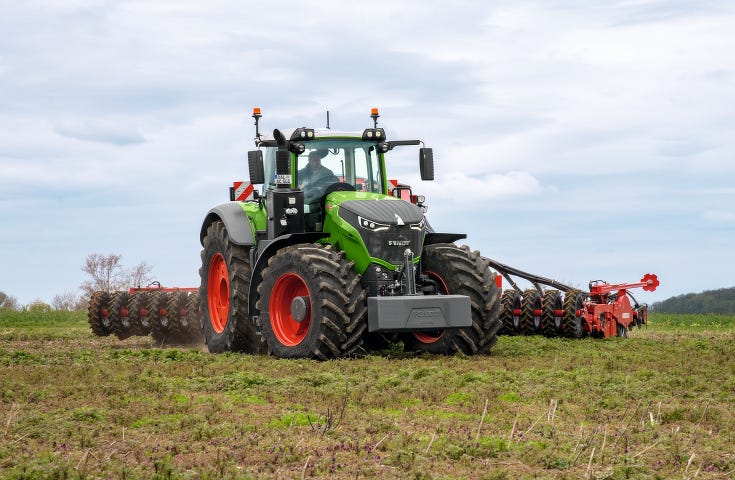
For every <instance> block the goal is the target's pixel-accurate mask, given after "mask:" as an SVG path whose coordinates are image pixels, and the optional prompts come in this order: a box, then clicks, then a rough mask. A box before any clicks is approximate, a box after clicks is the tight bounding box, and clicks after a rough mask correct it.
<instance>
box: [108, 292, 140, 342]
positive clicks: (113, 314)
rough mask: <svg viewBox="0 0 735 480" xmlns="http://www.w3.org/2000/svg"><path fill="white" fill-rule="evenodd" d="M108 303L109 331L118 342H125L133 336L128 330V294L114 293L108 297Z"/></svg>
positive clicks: (129, 329) (129, 325)
mask: <svg viewBox="0 0 735 480" xmlns="http://www.w3.org/2000/svg"><path fill="white" fill-rule="evenodd" d="M110 302H111V308H110V331H111V332H112V333H114V334H115V335H116V336H117V338H118V340H125V339H126V338H128V337H132V336H133V335H135V333H133V332H132V330H131V328H130V327H131V323H130V309H129V308H128V304H129V303H130V294H129V293H128V292H115V293H113V294H112V296H111V297H110Z"/></svg>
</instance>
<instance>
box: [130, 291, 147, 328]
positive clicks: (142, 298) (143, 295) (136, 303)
mask: <svg viewBox="0 0 735 480" xmlns="http://www.w3.org/2000/svg"><path fill="white" fill-rule="evenodd" d="M148 304H149V294H148V292H139V291H136V292H133V293H132V294H131V295H130V299H129V300H128V310H129V312H128V319H129V321H130V326H129V329H130V334H131V335H141V336H145V335H148V334H149V333H151V322H150V317H149V314H150V310H148Z"/></svg>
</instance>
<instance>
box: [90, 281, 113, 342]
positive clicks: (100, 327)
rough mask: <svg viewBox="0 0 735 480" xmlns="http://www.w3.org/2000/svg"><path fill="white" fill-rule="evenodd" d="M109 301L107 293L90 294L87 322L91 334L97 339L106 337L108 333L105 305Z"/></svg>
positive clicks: (108, 323)
mask: <svg viewBox="0 0 735 480" xmlns="http://www.w3.org/2000/svg"><path fill="white" fill-rule="evenodd" d="M109 300H110V294H109V293H108V292H103V291H97V292H94V293H93V294H92V298H91V299H90V300H89V306H88V307H87V320H88V321H89V326H90V327H91V328H92V333H94V334H95V335H97V336H98V337H106V336H108V335H109V334H110V333H111V331H110V320H109V314H110V313H109V311H108V310H107V303H108V302H109Z"/></svg>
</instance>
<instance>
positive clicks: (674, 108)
mask: <svg viewBox="0 0 735 480" xmlns="http://www.w3.org/2000/svg"><path fill="white" fill-rule="evenodd" d="M0 4H2V15H1V16H0V291H3V292H5V293H6V294H9V295H12V296H14V297H16V298H17V300H18V301H19V302H20V303H21V304H27V303H30V302H32V301H34V300H35V299H41V300H43V301H45V302H50V301H51V300H52V298H53V297H54V296H55V295H56V294H60V293H63V292H74V293H77V292H78V286H79V285H80V284H81V283H82V282H83V281H84V280H85V274H84V273H83V272H82V271H81V266H82V263H83V262H84V259H85V258H86V256H87V255H88V254H90V253H100V254H109V253H116V254H121V255H122V256H123V258H122V263H123V264H124V265H125V266H126V267H133V266H134V265H135V264H138V263H139V262H142V261H145V262H147V263H148V264H150V265H151V266H152V267H153V272H152V273H153V276H154V277H155V278H156V279H157V280H159V281H160V282H161V283H162V284H164V285H169V286H198V285H199V274H198V269H199V267H200V258H199V253H200V250H201V245H200V244H199V230H200V227H201V222H202V220H203V219H204V216H205V215H206V213H207V211H208V210H209V209H210V208H211V207H213V206H215V205H217V204H220V203H224V202H226V201H228V200H229V196H228V195H229V194H228V186H229V185H231V182H232V181H234V180H247V161H246V158H247V151H248V150H251V149H253V147H254V144H253V137H254V128H253V120H252V118H251V117H250V115H251V112H252V108H253V107H255V106H258V107H260V108H261V109H262V111H263V118H262V120H261V128H262V129H263V130H271V129H273V128H281V129H283V128H289V127H298V126H309V127H323V126H325V123H326V111H327V110H328V111H329V112H330V123H331V126H332V128H334V129H340V130H359V131H361V130H362V129H364V128H366V127H368V126H371V123H372V121H371V119H370V118H369V113H370V109H371V108H372V107H379V108H380V114H381V117H380V119H379V122H380V126H382V127H384V128H385V129H386V132H387V135H388V136H389V138H393V139H416V138H418V139H421V140H423V141H424V142H425V143H426V145H427V146H431V147H432V148H433V149H434V158H435V170H436V180H435V181H433V182H422V181H421V180H420V178H419V174H418V152H417V151H416V150H415V149H411V148H407V149H405V150H403V151H400V152H399V151H398V150H395V151H394V152H392V153H396V154H395V155H393V156H392V157H390V158H389V159H388V169H389V177H390V178H397V179H399V180H400V181H401V182H402V183H409V184H411V185H412V187H413V189H414V193H422V194H424V195H426V197H427V202H426V203H427V205H428V206H429V210H428V214H427V215H428V218H429V221H430V222H431V224H432V226H433V227H434V228H435V230H437V231H443V232H463V233H467V235H468V237H467V240H466V244H468V245H470V246H471V247H472V248H473V249H477V250H480V252H481V253H482V254H483V255H484V256H486V257H489V258H493V259H496V260H498V261H501V262H503V263H506V264H509V265H512V266H515V267H517V268H519V269H522V270H527V271H530V272H533V273H537V274H540V275H543V276H547V277H553V278H555V279H557V280H559V281H562V282H565V283H568V284H571V285H573V286H576V287H581V288H586V287H587V284H588V282H589V281H590V280H598V279H601V280H606V281H608V282H610V283H622V282H636V281H639V279H640V278H641V277H642V276H643V274H645V273H649V272H650V273H655V274H657V275H658V277H659V280H660V282H661V286H660V287H659V289H658V290H657V291H656V292H653V293H644V292H642V291H640V290H639V291H638V293H636V298H638V300H639V301H642V302H649V303H650V302H654V301H659V300H663V299H666V298H669V297H671V296H674V295H679V294H683V293H688V292H696V291H703V290H708V289H716V288H724V287H732V286H735V280H733V278H732V271H733V270H734V267H735V255H734V254H733V245H735V161H734V160H735V140H734V138H735V135H733V131H735V88H733V85H734V84H735V4H733V2H730V1H726V0H725V1H717V0H712V1H706V0H699V1H694V0H692V1H685V0H667V1H663V0H619V1H596V2H589V1H584V0H558V1H541V0H513V1H504V0H500V1H461V0H460V1H453V2H438V1H430V0H429V1H425V0H424V1H418V0H408V1H401V2H395V1H384V0H373V1H371V2H356V1H336V0H324V1H320V2H303V1H278V0H276V1H270V2H262V1H260V2H254V1H241V0H210V1H208V2H194V1H181V0H178V1H160V0H145V1H103V0H28V1H24V2H11V1H7V0H0Z"/></svg>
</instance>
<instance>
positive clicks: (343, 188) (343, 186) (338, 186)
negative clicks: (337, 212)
mask: <svg viewBox="0 0 735 480" xmlns="http://www.w3.org/2000/svg"><path fill="white" fill-rule="evenodd" d="M354 191H355V187H354V186H353V185H352V184H351V183H346V182H337V183H333V184H331V185H330V186H328V187H327V189H326V190H324V195H323V197H326V196H327V195H329V194H330V193H332V192H354Z"/></svg>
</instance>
